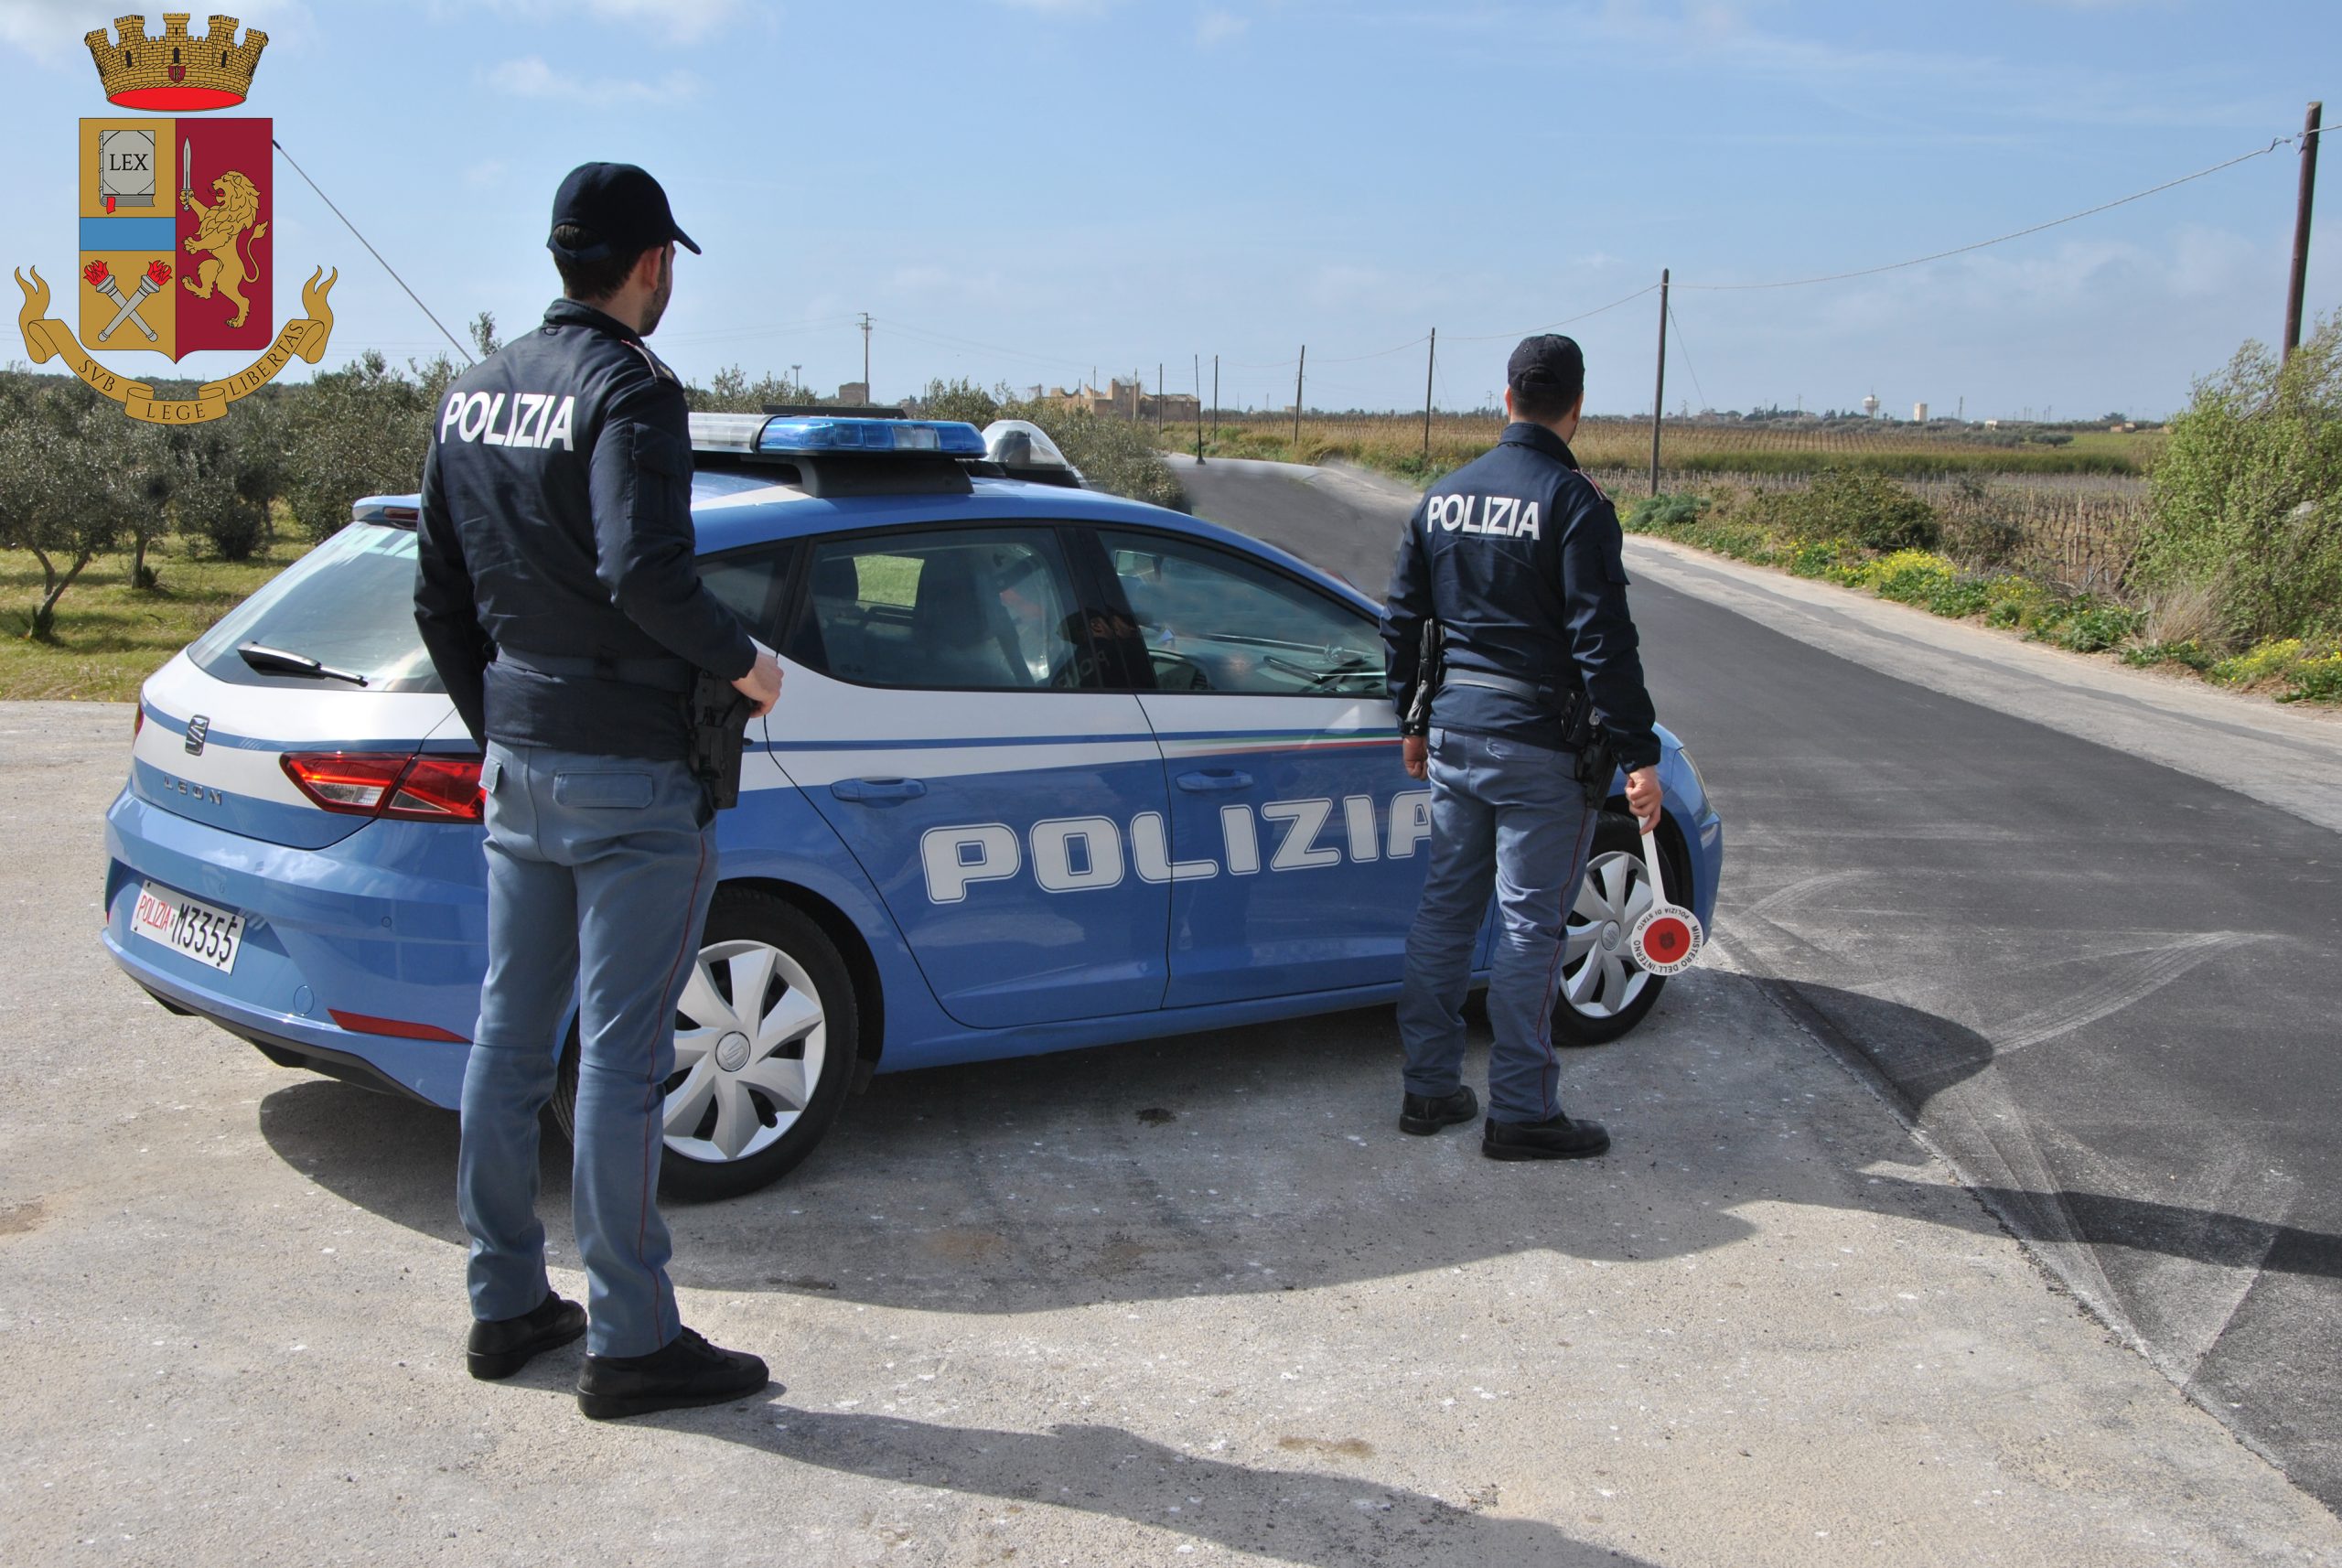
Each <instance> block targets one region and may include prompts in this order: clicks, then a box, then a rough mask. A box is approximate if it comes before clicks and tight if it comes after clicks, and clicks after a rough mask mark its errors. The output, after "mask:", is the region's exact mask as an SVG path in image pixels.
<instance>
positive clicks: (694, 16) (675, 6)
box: [433, 0, 745, 45]
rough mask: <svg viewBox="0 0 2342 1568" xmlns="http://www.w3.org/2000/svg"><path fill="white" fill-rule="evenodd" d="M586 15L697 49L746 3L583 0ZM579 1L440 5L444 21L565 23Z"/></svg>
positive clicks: (468, 0)
mask: <svg viewBox="0 0 2342 1568" xmlns="http://www.w3.org/2000/svg"><path fill="white" fill-rule="evenodd" d="M583 4H584V9H585V13H586V14H587V15H588V16H592V17H593V18H594V19H595V20H596V21H599V22H606V23H610V24H612V25H616V26H623V27H628V28H630V29H632V30H633V31H634V32H635V33H636V34H638V35H639V36H640V37H641V38H643V39H644V40H645V41H646V42H650V43H654V44H662V45H675V44H693V43H698V42H700V41H702V40H703V39H704V38H707V36H708V35H709V34H711V33H714V32H715V31H716V30H717V29H719V28H721V27H726V26H729V25H730V24H731V23H732V22H733V21H734V19H735V18H736V17H738V16H741V15H743V12H744V10H745V7H743V6H742V5H741V4H740V0H583ZM578 9H579V6H578V4H577V0H435V4H434V5H433V10H434V11H435V12H436V13H437V14H438V15H440V16H460V15H462V14H463V13H465V12H467V11H475V10H488V11H495V12H500V13H501V14H503V15H505V16H519V17H521V18H522V19H524V20H528V21H533V22H544V23H548V24H555V25H558V24H563V23H567V22H571V21H574V20H575V17H576V16H577V12H578Z"/></svg>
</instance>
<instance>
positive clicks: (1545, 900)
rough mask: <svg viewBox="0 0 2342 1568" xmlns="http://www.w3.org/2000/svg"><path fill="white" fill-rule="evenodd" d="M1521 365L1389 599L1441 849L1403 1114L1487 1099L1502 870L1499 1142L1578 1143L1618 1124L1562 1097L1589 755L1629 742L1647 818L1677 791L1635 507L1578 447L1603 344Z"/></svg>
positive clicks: (1629, 760) (1412, 1000) (1420, 943)
mask: <svg viewBox="0 0 2342 1568" xmlns="http://www.w3.org/2000/svg"><path fill="white" fill-rule="evenodd" d="M1505 379H1506V390H1505V413H1506V414H1507V415H1508V417H1509V420H1510V423H1509V424H1508V425H1507V426H1506V427H1505V432H1504V435H1503V436H1502V437H1501V438H1499V441H1498V443H1497V446H1496V449H1495V450H1494V451H1492V452H1490V453H1488V455H1487V456H1483V457H1480V458H1478V459H1477V460H1476V461H1474V462H1471V463H1467V464H1466V465H1465V466H1464V467H1461V468H1459V469H1457V470H1456V472H1455V473H1453V474H1450V475H1449V476H1448V477H1447V478H1445V479H1443V480H1442V481H1440V482H1439V483H1438V484H1436V485H1434V486H1433V487H1432V489H1431V490H1430V493H1428V494H1427V495H1425V496H1424V497H1423V504H1422V505H1421V506H1419V507H1417V508H1416V509H1415V513H1414V516H1413V518H1411V519H1410V520H1409V521H1408V524H1407V534H1406V537H1405V539H1404V540H1402V542H1401V543H1400V545H1399V560H1398V565H1397V568H1396V570H1395V571H1394V572H1393V574H1392V575H1391V592H1390V596H1389V599H1388V607H1387V608H1386V610H1385V613H1384V618H1383V639H1384V641H1385V642H1386V644H1387V645H1388V647H1389V670H1390V676H1391V692H1392V694H1393V697H1394V700H1395V701H1396V703H1397V704H1398V707H1399V712H1400V714H1401V715H1402V732H1403V733H1404V734H1405V736H1406V738H1405V740H1404V742H1403V746H1404V752H1405V761H1406V767H1407V771H1408V772H1409V773H1411V774H1413V776H1414V777H1416V778H1418V779H1423V778H1428V779H1430V780H1431V786H1432V837H1431V865H1430V867H1429V871H1428V875H1427V877H1426V880H1425V883H1424V887H1423V903H1422V905H1421V906H1420V908H1418V909H1417V910H1416V913H1415V923H1414V927H1413V930H1411V931H1410V932H1409V934H1408V937H1407V968H1406V987H1405V990H1404V992H1403V993H1402V995H1401V997H1400V1001H1399V1031H1400V1036H1401V1037H1402V1040H1403V1042H1404V1044H1405V1047H1406V1057H1407V1063H1406V1072H1405V1080H1404V1089H1405V1092H1404V1095H1403V1098H1402V1102H1401V1109H1400V1118H1399V1125H1400V1126H1401V1127H1402V1129H1404V1130H1405V1131H1407V1132H1409V1133H1436V1132H1438V1131H1439V1130H1440V1129H1441V1128H1442V1127H1445V1126H1448V1125H1450V1124H1452V1123H1455V1122H1468V1121H1470V1120H1471V1119H1472V1118H1473V1117H1474V1116H1477V1114H1479V1109H1480V1106H1479V1101H1478V1100H1477V1098H1476V1097H1475V1096H1474V1094H1473V1092H1472V1090H1471V1089H1470V1088H1469V1087H1468V1086H1466V1085H1464V1084H1462V1083H1460V1082H1459V1081H1458V1078H1459V1074H1460V1071H1461V1068H1462V1065H1463V1059H1464V1016H1463V1006H1464V998H1465V995H1466V992H1467V991H1468V989H1469V987H1470V984H1471V968H1472V947H1473V943H1474V941H1475V940H1476V939H1477V936H1478V934H1479V929H1480V921H1481V918H1482V915H1483V913H1484V912H1485V911H1486V910H1487V908H1488V896H1489V891H1490V888H1491V886H1493V887H1494V889H1495V893H1496V897H1497V904H1498V913H1499V918H1500V926H1499V931H1498V935H1497V944H1496V955H1495V961H1494V965H1493V973H1492V975H1491V976H1490V979H1489V983H1488V1022H1489V1025H1490V1026H1491V1028H1492V1030H1493V1032H1494V1035H1495V1041H1494V1044H1493V1045H1492V1046H1491V1047H1490V1049H1489V1053H1488V1124H1487V1126H1486V1128H1485V1130H1484V1132H1483V1134H1482V1139H1481V1144H1480V1152H1481V1153H1482V1154H1485V1155H1488V1157H1489V1158H1491V1159H1500V1160H1528V1159H1574V1158H1580V1157H1583V1156H1585V1155H1599V1154H1601V1153H1603V1152H1604V1151H1605V1150H1606V1149H1607V1148H1609V1146H1610V1137H1609V1134H1608V1133H1606V1132H1604V1131H1603V1129H1602V1127H1601V1125H1600V1124H1599V1123H1597V1122H1587V1121H1582V1120H1573V1119H1571V1118H1570V1117H1569V1116H1567V1115H1565V1114H1563V1111H1562V1106H1561V1101H1560V1100H1559V1099H1558V1098H1556V1093H1555V1091H1556V1089H1557V1087H1558V1080H1559V1079H1560V1076H1561V1067H1560V1062H1559V1060H1558V1059H1557V1058H1556V1057H1555V1055H1554V1052H1553V1045H1552V1031H1551V1022H1552V1008H1553V1007H1554V1005H1555V1004H1556V994H1557V990H1558V982H1559V976H1560V972H1561V966H1562V940H1563V922H1564V920H1565V919H1566V918H1567V914H1568V909H1569V906H1570V904H1571V902H1572V901H1573V900H1574V898H1575V897H1576V896H1577V886H1578V881H1579V878H1581V877H1582V876H1583V875H1585V857H1586V849H1587V846H1588V845H1589V843H1591V842H1592V840H1593V837H1594V828H1595V816H1596V810H1595V807H1594V806H1592V805H1590V804H1589V803H1588V801H1587V800H1586V794H1587V791H1586V789H1585V787H1584V786H1583V785H1582V784H1581V783H1580V781H1579V776H1580V774H1581V773H1582V772H1585V771H1588V770H1591V771H1594V772H1598V773H1599V774H1600V775H1602V777H1601V778H1600V779H1598V780H1596V784H1595V788H1596V789H1597V790H1599V789H1607V788H1608V777H1607V776H1608V773H1609V770H1610V759H1611V758H1613V757H1615V758H1616V759H1617V762H1618V763H1619V764H1620V765H1622V766H1623V767H1624V768H1626V769H1627V775H1628V777H1627V803H1628V809H1629V810H1631V811H1634V812H1635V814H1636V815H1637V816H1638V818H1640V819H1641V820H1642V822H1643V823H1644V825H1645V826H1646V827H1648V826H1649V825H1650V824H1651V823H1652V822H1656V821H1657V819H1658V815H1659V809H1660V789H1659V771H1658V762H1659V741H1658V739H1657V737H1656V736H1655V735H1654V733H1653V730H1652V725H1653V722H1654V721H1653V718H1652V714H1651V704H1650V697H1649V694H1648V693H1645V691H1644V690H1643V672H1642V661H1641V659H1640V657H1639V655H1638V652H1637V644H1636V637H1635V624H1634V622H1633V621H1632V620H1631V619H1630V618H1628V614H1627V594H1626V585H1627V574H1626V570H1625V568H1624V567H1623V566H1622V565H1621V564H1620V561H1619V546H1620V542H1621V541H1620V535H1619V531H1618V514H1617V511H1615V510H1613V509H1612V508H1611V505H1610V502H1609V499H1608V498H1606V497H1605V496H1604V495H1603V493H1602V491H1601V490H1600V489H1598V488H1597V487H1596V486H1595V483H1594V482H1593V481H1592V480H1591V479H1589V478H1586V477H1585V475H1584V474H1582V473H1581V472H1579V471H1578V466H1577V459H1576V458H1574V456H1571V455H1570V448H1569V440H1570V437H1571V436H1573V435H1575V434H1576V433H1577V425H1578V418H1579V415H1580V414H1581V413H1582V412H1583V411H1584V408H1585V357H1584V356H1583V355H1582V354H1581V353H1580V352H1579V349H1578V346H1577V344H1576V343H1574V342H1573V341H1572V340H1571V339H1569V338H1560V337H1535V338H1527V339H1524V340H1523V341H1522V343H1521V345H1520V348H1518V349H1514V350H1513V355H1512V360H1511V363H1510V365H1509V367H1508V369H1507V372H1506V378H1505ZM1426 623H1435V628H1434V636H1433V637H1432V639H1430V640H1431V641H1432V643H1433V645H1434V651H1435V657H1434V667H1433V668H1431V669H1426V668H1424V666H1423V656H1424V647H1425V641H1426V639H1425V635H1424V633H1425V628H1426ZM1434 680H1435V681H1436V682H1437V684H1436V686H1435V688H1434V687H1433V686H1431V685H1430V684H1429V682H1433V681H1434ZM1419 685H1422V686H1423V690H1421V691H1418V686H1419ZM1423 699H1428V701H1424V700H1423ZM1411 721H1412V722H1411Z"/></svg>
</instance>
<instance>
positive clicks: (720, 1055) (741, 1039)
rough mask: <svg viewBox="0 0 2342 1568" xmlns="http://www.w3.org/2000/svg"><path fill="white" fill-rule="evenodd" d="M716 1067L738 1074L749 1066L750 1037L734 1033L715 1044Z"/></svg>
mask: <svg viewBox="0 0 2342 1568" xmlns="http://www.w3.org/2000/svg"><path fill="white" fill-rule="evenodd" d="M715 1065H716V1066H717V1067H720V1068H722V1069H724V1070H725V1072H738V1071H739V1070H740V1069H742V1068H744V1067H747V1065H748V1036H746V1035H743V1034H741V1033H739V1032H738V1031H734V1032H733V1033H731V1034H729V1035H726V1036H724V1037H723V1038H722V1039H720V1040H718V1041H716V1042H715Z"/></svg>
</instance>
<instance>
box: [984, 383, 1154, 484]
mask: <svg viewBox="0 0 2342 1568" xmlns="http://www.w3.org/2000/svg"><path fill="white" fill-rule="evenodd" d="M997 413H998V417H1000V418H1002V419H1029V420H1031V421H1032V422H1033V423H1034V424H1037V425H1039V426H1040V427H1041V428H1042V429H1043V430H1044V431H1046V432H1047V433H1048V437H1049V439H1050V440H1052V441H1054V442H1056V443H1057V444H1058V451H1060V452H1063V453H1064V454H1065V456H1066V461H1067V462H1069V463H1071V464H1072V465H1073V466H1074V467H1077V468H1079V469H1080V470H1081V471H1082V473H1083V474H1084V475H1085V476H1086V477H1087V478H1089V480H1090V483H1091V484H1093V485H1095V486H1097V487H1098V488H1099V489H1101V490H1106V491H1109V492H1111V493H1112V494H1114V495H1118V496H1128V497H1130V498H1131V499H1133V500H1141V501H1147V502H1150V503H1152V504H1153V505H1155V506H1162V507H1171V508H1174V509H1176V510H1180V511H1185V510H1187V492H1186V491H1184V490H1182V489H1180V488H1179V481H1178V479H1177V478H1176V476H1174V475H1173V474H1172V472H1171V467H1170V465H1169V464H1167V463H1166V462H1165V461H1164V460H1163V456H1162V454H1161V453H1159V452H1157V451H1156V450H1155V427H1154V426H1153V425H1151V424H1147V425H1141V424H1132V423H1131V422H1130V421H1129V420H1126V419H1115V418H1112V417H1111V416H1106V415H1101V414H1095V413H1089V412H1087V411H1086V410H1081V409H1067V408H1064V407H1061V406H1059V405H1058V404H1057V403H1050V402H1048V401H1047V400H1046V399H1035V400H1033V401H1031V402H1026V403H1003V404H1001V405H1000V407H999V409H998V411H997Z"/></svg>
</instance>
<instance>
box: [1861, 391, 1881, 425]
mask: <svg viewBox="0 0 2342 1568" xmlns="http://www.w3.org/2000/svg"><path fill="white" fill-rule="evenodd" d="M1863 417H1864V419H1876V418H1877V417H1878V394H1877V393H1876V392H1873V393H1871V394H1870V395H1869V396H1868V397H1866V398H1864V399H1863Z"/></svg>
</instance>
